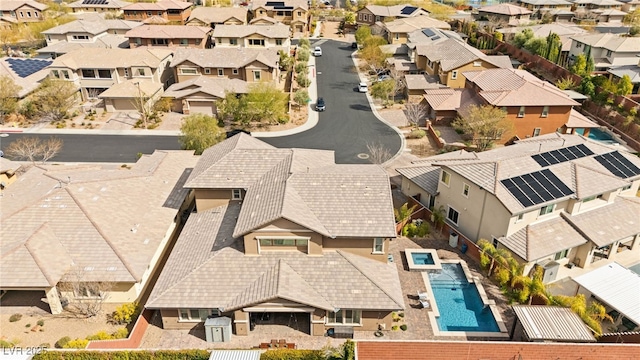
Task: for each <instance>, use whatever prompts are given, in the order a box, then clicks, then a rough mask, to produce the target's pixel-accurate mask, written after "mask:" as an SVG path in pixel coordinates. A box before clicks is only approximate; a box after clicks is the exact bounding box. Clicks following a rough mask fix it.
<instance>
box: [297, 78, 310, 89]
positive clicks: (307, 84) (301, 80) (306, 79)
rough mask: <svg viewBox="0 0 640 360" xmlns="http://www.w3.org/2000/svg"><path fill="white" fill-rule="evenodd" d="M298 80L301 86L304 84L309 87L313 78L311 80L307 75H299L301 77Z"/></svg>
mask: <svg viewBox="0 0 640 360" xmlns="http://www.w3.org/2000/svg"><path fill="white" fill-rule="evenodd" d="M296 82H298V85H300V86H302V87H304V88H306V87H309V85H310V84H311V80H309V78H308V77H307V75H304V76H299V77H298V78H297V79H296Z"/></svg>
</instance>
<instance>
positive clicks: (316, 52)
mask: <svg viewBox="0 0 640 360" xmlns="http://www.w3.org/2000/svg"><path fill="white" fill-rule="evenodd" d="M313 56H322V49H321V48H320V46H316V47H315V48H314V49H313Z"/></svg>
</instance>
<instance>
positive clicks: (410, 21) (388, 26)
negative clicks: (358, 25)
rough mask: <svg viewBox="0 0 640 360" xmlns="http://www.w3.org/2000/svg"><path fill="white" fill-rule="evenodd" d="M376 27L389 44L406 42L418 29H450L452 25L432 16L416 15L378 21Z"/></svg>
mask: <svg viewBox="0 0 640 360" xmlns="http://www.w3.org/2000/svg"><path fill="white" fill-rule="evenodd" d="M375 28H377V29H380V32H381V33H382V34H383V35H382V36H383V37H385V38H386V39H387V41H388V42H389V44H404V43H406V42H407V39H408V37H409V34H410V33H412V32H414V31H416V30H422V29H427V28H436V29H443V30H449V29H451V25H449V24H448V23H446V22H444V21H442V20H438V19H434V18H432V17H430V16H416V17H410V18H403V19H398V20H394V21H390V22H377V23H376V24H375Z"/></svg>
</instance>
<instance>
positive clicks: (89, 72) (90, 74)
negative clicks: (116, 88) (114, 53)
mask: <svg viewBox="0 0 640 360" xmlns="http://www.w3.org/2000/svg"><path fill="white" fill-rule="evenodd" d="M82 77H83V78H95V77H96V72H95V71H94V70H93V69H82Z"/></svg>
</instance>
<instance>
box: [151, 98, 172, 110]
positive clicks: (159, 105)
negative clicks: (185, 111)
mask: <svg viewBox="0 0 640 360" xmlns="http://www.w3.org/2000/svg"><path fill="white" fill-rule="evenodd" d="M153 111H155V112H161V113H167V112H169V111H171V99H170V98H161V99H160V100H158V101H156V103H155V104H153Z"/></svg>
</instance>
